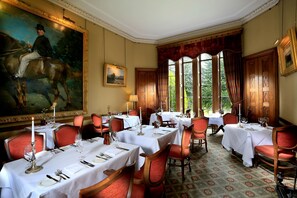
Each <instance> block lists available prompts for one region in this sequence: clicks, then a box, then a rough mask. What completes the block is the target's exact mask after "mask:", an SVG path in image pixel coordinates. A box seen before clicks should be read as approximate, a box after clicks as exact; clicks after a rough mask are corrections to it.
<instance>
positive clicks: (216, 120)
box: [208, 113, 224, 127]
mask: <svg viewBox="0 0 297 198" xmlns="http://www.w3.org/2000/svg"><path fill="white" fill-rule="evenodd" d="M208 118H209V120H208V124H209V125H217V126H218V127H219V126H221V125H224V121H223V117H222V116H221V114H217V113H214V114H212V115H210V116H209V117H208Z"/></svg>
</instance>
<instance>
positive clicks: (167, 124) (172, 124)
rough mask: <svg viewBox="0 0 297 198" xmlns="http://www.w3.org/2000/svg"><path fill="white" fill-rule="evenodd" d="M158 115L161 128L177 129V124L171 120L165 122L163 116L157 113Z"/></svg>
mask: <svg viewBox="0 0 297 198" xmlns="http://www.w3.org/2000/svg"><path fill="white" fill-rule="evenodd" d="M156 115H157V120H158V121H159V122H160V126H161V127H170V128H175V126H176V125H177V123H174V122H171V121H170V120H166V121H164V120H163V118H162V116H161V115H159V114H157V113H156Z"/></svg>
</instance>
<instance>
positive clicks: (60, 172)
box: [57, 169, 70, 179]
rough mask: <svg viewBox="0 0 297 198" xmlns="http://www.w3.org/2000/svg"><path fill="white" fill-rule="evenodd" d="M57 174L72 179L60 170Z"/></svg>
mask: <svg viewBox="0 0 297 198" xmlns="http://www.w3.org/2000/svg"><path fill="white" fill-rule="evenodd" d="M57 172H58V173H59V174H61V175H64V176H65V177H66V178H67V179H70V177H69V176H68V175H66V174H65V173H63V172H62V170H60V169H58V170H57Z"/></svg>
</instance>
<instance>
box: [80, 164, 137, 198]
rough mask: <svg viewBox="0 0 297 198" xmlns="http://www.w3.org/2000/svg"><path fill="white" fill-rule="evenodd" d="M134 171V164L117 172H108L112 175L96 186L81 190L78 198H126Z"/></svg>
mask: <svg viewBox="0 0 297 198" xmlns="http://www.w3.org/2000/svg"><path fill="white" fill-rule="evenodd" d="M134 171H135V163H134V164H132V165H131V166H124V167H123V168H120V169H119V170H117V171H110V170H109V171H108V172H112V173H111V174H110V175H109V176H108V177H107V178H105V179H104V180H102V181H101V182H99V183H97V184H94V185H92V186H89V187H87V188H84V189H81V190H80V191H79V197H80V198H87V197H98V198H99V197H100V198H102V197H103V198H126V197H127V195H128V192H129V187H130V186H132V183H133V175H134Z"/></svg>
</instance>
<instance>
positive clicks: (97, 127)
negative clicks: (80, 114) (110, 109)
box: [91, 113, 109, 136]
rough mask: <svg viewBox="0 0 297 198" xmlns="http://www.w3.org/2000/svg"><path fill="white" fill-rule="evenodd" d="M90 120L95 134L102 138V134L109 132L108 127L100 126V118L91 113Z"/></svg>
mask: <svg viewBox="0 0 297 198" xmlns="http://www.w3.org/2000/svg"><path fill="white" fill-rule="evenodd" d="M91 118H92V122H93V125H94V129H95V131H96V132H97V133H99V134H100V135H101V136H103V133H106V132H109V127H106V126H103V124H102V116H99V115H97V114H95V113H93V114H92V115H91Z"/></svg>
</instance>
